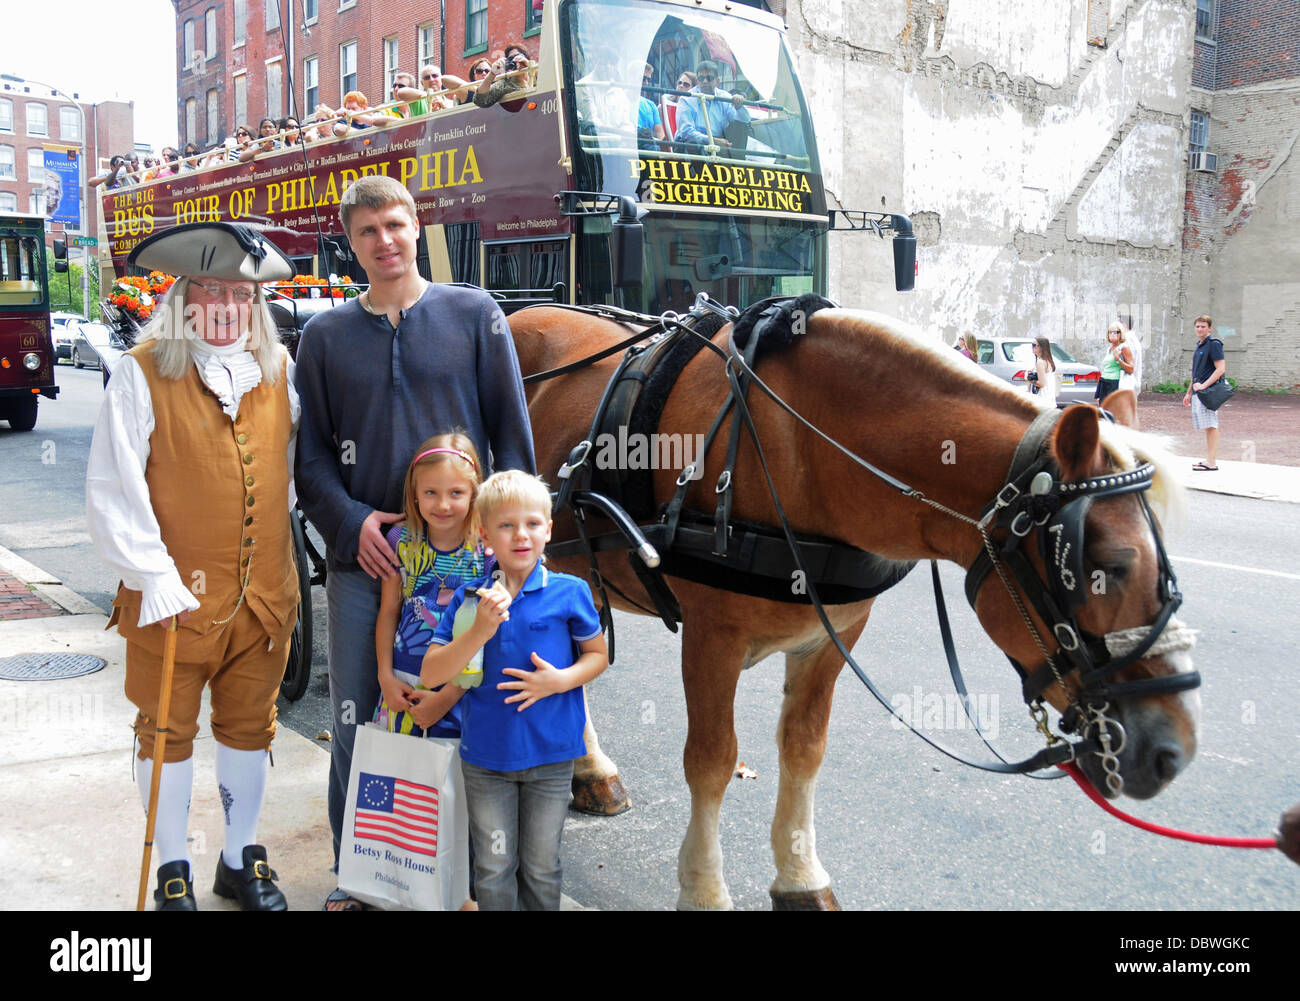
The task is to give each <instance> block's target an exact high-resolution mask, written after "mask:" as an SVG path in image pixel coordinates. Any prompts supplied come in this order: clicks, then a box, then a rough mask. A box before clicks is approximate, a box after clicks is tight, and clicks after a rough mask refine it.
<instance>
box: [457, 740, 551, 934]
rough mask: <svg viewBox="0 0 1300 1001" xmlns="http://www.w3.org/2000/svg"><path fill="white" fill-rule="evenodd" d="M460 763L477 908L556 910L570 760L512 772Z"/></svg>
mask: <svg viewBox="0 0 1300 1001" xmlns="http://www.w3.org/2000/svg"><path fill="white" fill-rule="evenodd" d="M461 764H462V766H463V769H464V775H465V800H466V805H467V806H468V808H469V834H470V842H471V843H472V844H473V846H474V885H475V893H476V896H477V899H478V905H479V907H480V908H481V909H482V910H485V911H514V910H524V911H558V910H559V909H560V883H561V867H560V841H561V839H562V838H563V836H564V817H565V814H566V813H568V810H569V800H570V799H571V798H572V790H571V786H572V784H573V762H572V761H561V762H558V763H556V764H553V765H538V766H537V767H536V768H526V769H524V770H523V771H517V772H493V771H488V770H487V769H486V768H479V767H478V766H477V765H471V764H470V763H469V762H468V761H463V762H462V763H461Z"/></svg>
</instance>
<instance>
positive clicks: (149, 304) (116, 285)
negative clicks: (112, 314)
mask: <svg viewBox="0 0 1300 1001" xmlns="http://www.w3.org/2000/svg"><path fill="white" fill-rule="evenodd" d="M157 273H158V272H155V274H157ZM151 277H152V276H151ZM173 281H174V279H173ZM169 287H170V283H169ZM108 301H109V302H111V303H112V304H113V305H114V306H117V307H118V308H119V309H121V310H123V311H124V312H126V313H127V314H129V315H130V316H132V317H133V318H134V319H136V320H137V321H138V322H140V323H144V322H145V321H146V320H148V319H149V317H150V316H151V315H152V314H153V308H154V297H153V295H152V294H151V293H150V281H149V279H148V278H140V277H139V276H137V275H128V276H127V277H125V278H119V279H117V281H115V282H113V288H112V291H110V292H109V295H108Z"/></svg>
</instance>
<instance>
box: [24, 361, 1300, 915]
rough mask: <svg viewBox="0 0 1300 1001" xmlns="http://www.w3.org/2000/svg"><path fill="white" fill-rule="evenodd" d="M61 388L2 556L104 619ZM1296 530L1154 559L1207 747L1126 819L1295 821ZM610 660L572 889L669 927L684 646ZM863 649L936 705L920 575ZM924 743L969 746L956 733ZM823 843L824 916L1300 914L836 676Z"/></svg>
mask: <svg viewBox="0 0 1300 1001" xmlns="http://www.w3.org/2000/svg"><path fill="white" fill-rule="evenodd" d="M58 382H59V384H60V385H61V386H62V387H63V389H62V393H61V396H60V398H59V400H57V401H55V402H53V403H51V402H50V401H42V404H41V412H40V418H39V421H38V424H37V427H36V430H35V431H32V432H29V433H25V434H20V433H15V432H11V431H9V430H8V429H7V428H6V427H0V545H4V546H6V547H8V548H9V549H12V550H14V551H15V552H17V553H18V554H19V555H20V556H22V557H24V558H25V559H27V560H30V561H31V562H33V563H35V564H37V565H38V566H41V567H43V568H44V569H46V570H49V571H51V572H52V573H55V574H57V575H58V576H60V577H61V578H62V579H63V581H64V582H65V583H66V584H67V585H68V586H70V587H72V588H73V589H74V590H76V591H78V592H79V593H81V594H83V595H84V596H85V597H87V598H88V599H90V600H91V601H93V602H94V603H95V604H97V605H99V606H100V607H101V608H104V609H107V608H108V606H109V603H110V601H111V598H112V594H113V592H114V591H115V589H116V578H115V577H114V575H112V574H111V573H110V572H109V571H108V570H107V569H106V568H105V567H104V566H103V565H102V564H101V563H100V561H99V560H98V558H97V557H96V556H95V554H94V552H93V550H92V549H91V547H90V546H89V541H88V539H87V537H86V533H85V521H84V497H83V492H84V477H85V464H86V453H87V450H88V448H89V444H90V437H91V431H92V429H93V423H94V418H95V414H96V412H97V410H98V406H99V401H100V399H101V397H102V389H101V385H100V377H99V373H98V372H95V371H93V370H91V371H80V372H77V371H74V370H73V369H71V368H70V367H68V366H61V367H60V368H59V370H58ZM1296 513H1297V512H1296V508H1295V507H1294V506H1291V505H1284V504H1274V503H1269V502H1264V501H1255V500H1247V499H1242V498H1235V497H1226V496H1219V495H1215V494H1208V493H1190V494H1189V495H1188V511H1187V516H1186V520H1185V524H1184V525H1183V527H1182V528H1181V530H1178V531H1175V532H1172V533H1170V534H1169V535H1168V536H1167V543H1168V547H1169V551H1170V553H1171V554H1172V555H1173V556H1174V563H1175V568H1176V570H1177V573H1178V575H1179V583H1180V586H1181V588H1182V590H1183V593H1184V594H1185V595H1186V602H1185V604H1184V606H1183V609H1182V610H1181V611H1180V613H1179V614H1180V616H1181V617H1182V618H1183V619H1184V620H1185V621H1186V622H1187V623H1188V624H1189V625H1190V626H1192V627H1194V628H1196V629H1198V630H1200V631H1201V633H1200V637H1199V643H1198V646H1197V649H1196V651H1195V658H1196V663H1197V667H1198V668H1199V669H1200V671H1201V672H1202V675H1203V676H1204V685H1203V688H1202V700H1203V704H1204V720H1203V726H1202V733H1201V749H1200V752H1199V754H1198V756H1197V759H1196V760H1195V761H1194V762H1193V763H1192V765H1191V767H1190V768H1189V769H1188V771H1187V772H1186V773H1185V774H1184V775H1182V776H1180V777H1179V778H1178V779H1177V780H1176V781H1175V783H1174V784H1173V785H1172V786H1171V787H1170V788H1169V789H1168V790H1166V791H1165V792H1164V793H1162V794H1161V795H1160V796H1159V797H1158V798H1156V799H1155V800H1151V801H1148V802H1144V803H1135V802H1133V801H1125V802H1124V803H1123V804H1122V805H1123V806H1125V807H1126V808H1127V809H1129V810H1130V811H1131V812H1133V813H1135V814H1137V815H1138V816H1140V817H1142V818H1145V819H1148V820H1152V821H1155V822H1157V823H1161V824H1167V825H1170V826H1175V827H1182V828H1185V829H1190V830H1196V831H1203V832H1209V833H1217V834H1229V835H1240V836H1266V835H1268V834H1270V833H1271V831H1272V830H1273V828H1274V826H1275V825H1276V823H1277V819H1278V816H1279V814H1280V813H1281V812H1282V811H1283V810H1284V809H1285V808H1287V807H1289V806H1290V805H1291V804H1293V803H1295V802H1297V801H1300V780H1297V772H1298V769H1297V747H1298V746H1300V722H1298V721H1300V687H1298V686H1296V685H1295V683H1294V671H1295V670H1296V666H1297V665H1296V653H1295V646H1294V641H1295V637H1296V636H1297V635H1298V634H1300V611H1298V610H1300V573H1297V568H1296V566H1295V564H1294V561H1293V559H1292V557H1293V556H1294V554H1295V553H1297V552H1300V519H1298V518H1297V517H1296ZM1216 564H1226V565H1227V566H1223V565H1216ZM944 579H945V583H946V586H947V594H948V605H949V609H950V610H951V611H952V613H953V614H954V616H955V617H956V620H957V621H956V622H955V624H954V628H955V630H956V635H957V642H958V646H959V650H960V651H961V653H962V658H963V666H964V667H965V669H966V670H967V672H968V678H969V684H970V686H971V690H972V693H975V694H976V696H977V698H980V697H983V699H984V700H985V701H984V705H985V706H986V707H988V708H991V709H994V710H995V713H996V715H995V718H996V722H997V728H998V730H999V737H1000V742H1001V744H1002V745H1003V746H1004V748H1005V750H1006V753H1008V754H1020V755H1022V756H1025V755H1028V754H1029V753H1032V751H1033V750H1035V749H1036V743H1035V740H1034V737H1033V731H1032V729H1031V726H1030V724H1029V721H1028V718H1027V716H1026V713H1025V710H1024V708H1023V706H1022V704H1021V702H1020V699H1019V695H1018V686H1017V684H1016V681H1015V678H1014V675H1013V672H1012V670H1011V668H1010V666H1009V665H1008V664H1007V663H1006V661H1005V659H1004V658H1002V656H1001V654H1000V653H998V651H997V650H996V649H995V648H994V647H993V646H992V644H991V643H990V642H989V641H988V640H987V639H985V638H984V636H983V634H982V632H981V631H980V630H979V627H978V625H977V624H976V623H975V621H974V618H973V616H972V615H971V614H970V613H969V612H968V611H967V610H966V607H965V603H964V601H963V600H962V598H961V586H960V580H959V575H958V573H957V571H956V568H951V567H948V568H945V572H944ZM315 605H316V612H315V620H314V621H315V626H316V628H315V638H316V642H315V656H314V667H313V679H312V684H311V689H310V691H309V692H308V695H307V696H306V697H305V698H304V699H303V700H302V701H301V702H299V703H297V704H294V705H292V706H291V705H289V704H287V703H285V702H284V700H281V720H282V722H283V723H284V724H285V725H287V726H289V727H291V728H293V729H294V730H297V731H298V732H300V733H303V734H305V735H306V736H308V737H311V738H315V737H316V735H317V733H319V732H320V731H321V730H326V729H328V727H329V711H328V702H327V692H326V684H327V683H326V678H325V671H326V662H325V621H324V615H323V608H324V595H323V594H321V593H320V591H319V589H317V593H316V596H315ZM617 640H618V660H617V663H616V664H615V665H614V666H613V667H611V669H610V670H609V671H608V672H607V673H606V675H605V676H604V677H602V678H601V679H600V680H599V681H597V682H596V683H595V684H594V685H593V686H592V688H591V691H590V700H591V705H592V711H593V715H594V718H595V720H596V724H597V726H598V728H599V729H600V731H601V739H602V743H603V745H604V747H605V749H606V751H607V752H608V753H609V754H610V755H611V756H612V757H613V758H614V760H615V761H616V762H617V763H618V764H619V767H620V770H621V772H622V775H623V778H624V781H625V782H626V784H627V786H628V789H629V791H630V793H631V796H632V799H633V802H634V807H633V809H632V811H631V812H629V813H626V814H624V815H623V816H621V817H615V818H609V819H597V818H588V817H580V816H578V815H576V814H571V820H570V823H569V824H568V827H567V828H566V839H565V846H566V847H565V860H566V861H565V864H566V871H565V892H566V893H568V894H569V895H570V896H572V897H574V898H575V899H577V900H578V901H580V902H582V903H585V904H590V905H592V906H596V907H600V908H604V909H620V908H626V909H631V908H650V909H654V908H670V907H672V906H673V905H674V902H675V900H676V856H677V848H678V845H679V842H680V839H681V836H682V833H683V831H684V829H685V824H686V818H687V814H688V795H687V792H686V789H685V785H684V782H683V780H682V768H681V751H682V745H683V740H684V735H685V729H686V718H685V711H684V700H683V697H682V691H681V683H680V679H679V671H678V655H677V647H678V644H677V639H676V637H674V636H673V635H671V634H670V633H668V632H667V631H666V630H665V629H664V628H663V627H662V626H661V625H659V624H658V623H656V622H652V621H649V620H646V619H640V618H637V617H633V616H625V615H619V616H617ZM856 653H857V655H858V656H859V657H860V660H861V663H862V664H863V666H864V667H866V668H867V669H868V670H869V671H870V672H872V674H873V677H874V678H875V680H876V681H877V683H878V684H879V685H880V687H881V688H882V689H883V690H884V691H885V692H887V693H890V694H891V696H893V695H908V696H912V695H914V694H915V688H916V686H919V687H920V689H921V691H922V693H924V694H927V695H928V694H931V693H934V694H938V695H940V696H942V695H943V694H945V693H947V692H949V691H950V690H951V686H950V682H947V674H946V668H945V667H944V665H943V660H942V650H941V648H940V645H939V640H938V633H937V629H936V626H935V624H934V613H933V601H932V598H931V597H930V594H929V583H928V575H927V574H924V573H922V572H917V573H914V574H912V576H911V577H909V578H908V579H907V580H905V581H904V582H903V583H902V584H901V585H900V586H899V587H898V588H896V589H895V590H894V591H892V592H890V593H889V594H887V595H885V596H884V597H882V598H881V599H880V601H879V602H878V603H877V606H876V611H875V615H874V617H873V621H872V622H871V624H870V625H869V626H868V628H867V631H866V632H865V633H864V634H863V639H862V641H861V642H860V643H859V644H858V647H857V650H856ZM782 677H783V670H782V665H781V664H779V663H774V662H773V661H765V662H763V663H761V664H758V665H756V666H755V667H753V668H752V669H750V670H749V671H748V672H746V675H745V676H744V677H743V678H742V679H741V684H740V690H739V696H738V709H737V720H738V723H737V726H738V734H739V741H740V755H739V756H740V758H741V759H742V760H743V761H744V762H745V764H746V765H747V767H748V768H749V769H750V770H752V771H753V772H754V773H755V777H754V778H745V779H741V778H737V779H735V780H734V781H733V782H732V785H731V787H730V789H729V791H728V794H727V798H726V802H725V804H724V809H723V816H722V843H723V850H724V853H725V864H726V874H727V879H728V882H729V885H730V888H731V892H732V895H733V898H734V901H735V904H736V906H737V907H739V908H742V909H762V908H766V907H768V906H769V900H768V895H767V887H768V885H769V883H770V882H771V880H772V878H773V876H774V868H773V864H772V860H771V851H770V848H769V847H768V843H767V842H768V827H769V824H770V820H771V814H772V810H773V805H774V803H775V796H776V779H777V760H776V747H775V731H776V723H777V716H778V711H779V705H780V696H781V685H782ZM937 736H938V737H940V739H943V740H946V741H949V742H951V743H953V744H956V745H958V746H960V747H962V748H964V749H965V750H967V751H968V752H970V753H972V754H974V753H978V752H979V750H980V748H979V745H978V743H977V741H976V740H975V739H974V735H973V734H972V733H971V732H970V731H969V730H964V729H952V730H946V731H944V732H942V733H938V734H937ZM322 743H323V742H322ZM817 847H818V851H819V853H820V856H821V859H822V862H823V864H824V865H825V867H826V869H827V870H828V871H829V872H830V873H831V876H832V879H833V885H834V888H835V891H836V893H837V895H838V897H839V900H840V903H841V904H842V905H843V906H844V907H846V908H853V909H868V908H886V909H918V910H921V909H964V908H980V909H1033V910H1081V909H1091V910H1098V911H1103V910H1105V911H1111V912H1113V911H1115V910H1126V909H1135V910H1146V909H1155V910H1170V911H1179V910H1201V909H1227V910H1234V909H1242V910H1255V909H1295V908H1297V907H1300V872H1298V871H1297V869H1296V868H1295V866H1294V865H1293V864H1292V863H1290V862H1288V861H1286V860H1285V859H1283V858H1282V856H1281V855H1280V854H1278V853H1276V852H1260V851H1240V850H1238V851H1233V850H1230V849H1224V848H1211V847H1202V846H1197V845H1189V844H1184V843H1181V842H1175V841H1169V840H1165V839H1163V838H1159V837H1156V836H1154V835H1151V834H1146V833H1142V832H1140V831H1137V830H1134V829H1133V828H1129V827H1127V826H1124V825H1122V824H1120V823H1119V822H1117V821H1115V820H1113V819H1111V818H1109V817H1107V816H1106V815H1104V814H1103V813H1101V812H1100V811H1099V810H1098V809H1097V808H1096V807H1095V806H1093V805H1092V804H1091V803H1090V802H1089V801H1087V800H1086V799H1085V798H1084V797H1083V795H1082V794H1081V793H1080V792H1079V790H1077V789H1076V788H1074V787H1073V786H1072V785H1070V784H1068V780H1066V781H1062V782H1040V781H1031V780H1027V779H1023V778H1022V779H1016V778H1003V777H999V776H993V775H989V774H986V773H982V772H977V771H974V770H970V769H967V768H964V767H962V766H960V765H957V764H955V763H952V762H950V761H948V760H947V759H946V758H942V757H940V756H939V755H938V754H937V753H936V752H934V751H931V750H930V749H929V748H927V747H926V746H925V745H923V744H922V743H921V742H920V741H918V740H917V739H916V738H915V737H913V736H912V735H911V734H909V733H907V732H905V731H902V730H898V729H895V728H894V727H893V726H892V725H891V723H890V720H889V717H888V716H886V714H885V713H884V711H883V710H882V709H881V708H880V707H879V706H877V705H876V704H875V703H874V701H873V700H872V699H871V698H870V696H869V695H868V693H866V691H865V690H864V689H862V687H861V685H860V683H859V682H858V681H857V679H856V678H854V677H853V676H852V674H851V673H849V672H848V671H846V672H844V673H843V674H842V676H841V678H840V681H839V683H838V685H837V688H836V698H835V708H834V712H833V715H832V719H831V730H830V739H829V746H828V750H827V756H826V762H825V766H824V768H823V771H822V777H821V780H820V783H819V787H818V792H817Z"/></svg>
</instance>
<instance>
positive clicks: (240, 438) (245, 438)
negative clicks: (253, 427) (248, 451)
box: [235, 434, 248, 445]
mask: <svg viewBox="0 0 1300 1001" xmlns="http://www.w3.org/2000/svg"><path fill="white" fill-rule="evenodd" d="M235 441H237V442H239V444H241V445H244V444H247V442H248V435H246V434H237V435H235Z"/></svg>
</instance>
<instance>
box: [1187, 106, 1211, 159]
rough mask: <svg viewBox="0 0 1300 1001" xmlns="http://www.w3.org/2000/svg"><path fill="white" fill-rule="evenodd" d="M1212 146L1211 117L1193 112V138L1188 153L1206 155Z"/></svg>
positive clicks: (1188, 146)
mask: <svg viewBox="0 0 1300 1001" xmlns="http://www.w3.org/2000/svg"><path fill="white" fill-rule="evenodd" d="M1209 145H1210V116H1209V115H1207V114H1206V113H1205V112H1203V111H1193V112H1192V129H1191V138H1190V140H1189V142H1188V144H1187V149H1188V152H1190V153H1204V152H1205V150H1206V149H1207V148H1208V147H1209Z"/></svg>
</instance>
